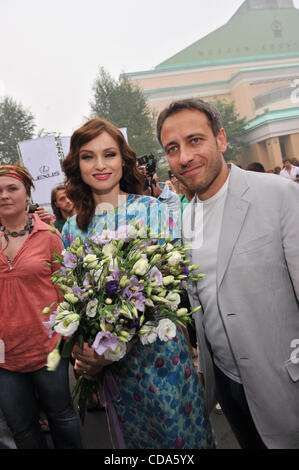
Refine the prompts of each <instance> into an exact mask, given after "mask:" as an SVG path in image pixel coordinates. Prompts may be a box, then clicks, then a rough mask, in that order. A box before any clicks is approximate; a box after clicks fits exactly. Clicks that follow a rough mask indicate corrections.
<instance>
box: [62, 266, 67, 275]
mask: <svg viewBox="0 0 299 470" xmlns="http://www.w3.org/2000/svg"><path fill="white" fill-rule="evenodd" d="M60 274H62V275H63V276H66V275H67V270H66V268H65V267H64V266H61V268H60Z"/></svg>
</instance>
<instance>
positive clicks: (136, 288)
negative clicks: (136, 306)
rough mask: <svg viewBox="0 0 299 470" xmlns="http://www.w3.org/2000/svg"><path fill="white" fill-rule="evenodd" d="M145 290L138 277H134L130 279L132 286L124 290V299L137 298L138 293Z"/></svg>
mask: <svg viewBox="0 0 299 470" xmlns="http://www.w3.org/2000/svg"><path fill="white" fill-rule="evenodd" d="M143 289H144V285H143V284H141V283H140V282H139V281H138V279H137V277H135V276H132V277H131V279H130V284H129V285H128V286H127V287H125V288H124V290H123V295H124V297H126V298H128V299H130V298H131V297H132V296H135V295H136V293H137V292H141V291H143Z"/></svg>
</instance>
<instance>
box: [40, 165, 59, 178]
mask: <svg viewBox="0 0 299 470" xmlns="http://www.w3.org/2000/svg"><path fill="white" fill-rule="evenodd" d="M39 173H40V174H39V176H37V177H36V178H34V181H39V180H44V179H47V178H53V177H54V176H59V171H53V172H51V170H50V167H49V166H48V165H42V166H41V167H39Z"/></svg>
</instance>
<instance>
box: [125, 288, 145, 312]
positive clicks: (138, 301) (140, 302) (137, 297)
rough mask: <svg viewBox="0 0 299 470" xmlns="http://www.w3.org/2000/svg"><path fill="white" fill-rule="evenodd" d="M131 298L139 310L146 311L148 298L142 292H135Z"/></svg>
mask: <svg viewBox="0 0 299 470" xmlns="http://www.w3.org/2000/svg"><path fill="white" fill-rule="evenodd" d="M129 300H130V302H131V303H132V304H133V305H135V307H136V308H137V310H139V312H143V311H144V303H145V300H146V299H145V297H144V296H143V295H142V294H141V292H135V294H132V296H131V297H130V298H129Z"/></svg>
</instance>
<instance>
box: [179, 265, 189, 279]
mask: <svg viewBox="0 0 299 470" xmlns="http://www.w3.org/2000/svg"><path fill="white" fill-rule="evenodd" d="M180 264H181V268H182V274H184V275H185V276H189V274H190V271H189V269H188V268H187V266H186V265H185V264H184V263H180Z"/></svg>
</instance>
